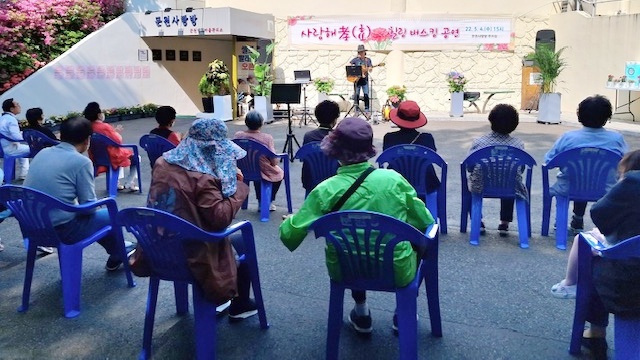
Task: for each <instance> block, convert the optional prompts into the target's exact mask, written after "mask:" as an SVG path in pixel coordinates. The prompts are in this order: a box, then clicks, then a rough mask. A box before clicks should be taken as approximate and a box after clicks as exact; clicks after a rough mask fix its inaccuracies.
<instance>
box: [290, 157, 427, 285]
mask: <svg viewBox="0 0 640 360" xmlns="http://www.w3.org/2000/svg"><path fill="white" fill-rule="evenodd" d="M369 166H371V164H369V163H368V162H362V163H358V164H353V165H346V166H341V167H340V168H338V173H337V175H335V176H333V177H331V178H329V179H327V180H325V181H323V182H322V183H320V184H319V185H318V186H316V188H315V189H313V191H311V193H309V196H308V197H307V199H306V200H305V201H304V203H303V204H302V207H301V208H300V210H299V211H298V212H297V213H295V214H294V215H293V216H291V217H289V218H287V219H286V220H285V221H284V222H283V223H282V224H281V225H280V239H281V240H282V242H283V243H284V245H285V246H286V247H287V248H288V249H289V250H291V251H293V250H295V249H296V248H297V247H298V246H300V244H301V243H302V240H304V238H305V237H306V236H307V230H308V229H309V226H310V225H311V224H312V223H313V222H314V221H316V219H318V218H319V217H321V216H323V215H325V214H327V213H329V212H330V211H331V208H332V207H333V205H334V204H335V203H337V202H338V200H339V199H340V197H341V196H342V194H344V193H345V192H346V191H347V189H348V188H349V187H350V186H351V184H353V183H354V181H355V180H356V179H357V178H358V176H360V174H361V173H362V172H363V171H365V170H366V169H367V168H368V167H369ZM342 210H367V211H375V212H379V213H382V214H386V215H389V216H393V217H394V218H396V219H398V220H401V221H404V222H406V223H408V224H410V225H413V226H414V227H416V228H417V229H418V230H420V231H422V232H424V231H425V230H426V229H427V227H428V226H429V225H431V224H433V223H434V220H433V217H432V216H431V214H430V213H429V210H427V208H426V207H425V205H424V202H422V200H420V199H419V198H418V197H417V194H416V191H415V189H414V188H413V187H412V186H411V184H409V182H408V181H407V180H405V178H404V177H402V176H401V175H400V174H398V173H397V172H395V171H393V170H387V169H377V170H375V171H373V172H372V173H371V174H369V176H367V178H366V179H365V180H364V182H363V183H362V184H361V185H360V186H359V187H358V189H357V190H356V191H355V193H353V195H351V197H349V199H348V200H347V202H346V203H345V204H344V206H342ZM394 252H395V256H394V269H395V281H396V285H397V286H399V287H402V286H405V285H407V284H408V283H409V282H411V280H413V278H414V277H415V273H416V264H417V256H416V254H415V252H414V251H413V249H412V247H411V244H410V243H409V242H401V243H399V244H398V245H397V246H396V248H395V251H394ZM325 253H326V262H327V269H328V270H329V277H331V278H332V279H339V278H340V275H339V268H338V264H337V257H336V254H335V250H334V249H333V248H327V249H325Z"/></svg>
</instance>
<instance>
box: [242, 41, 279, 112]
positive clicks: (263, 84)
mask: <svg viewBox="0 0 640 360" xmlns="http://www.w3.org/2000/svg"><path fill="white" fill-rule="evenodd" d="M274 47H275V43H274V42H273V41H271V42H270V43H269V44H267V46H266V48H265V54H266V56H265V59H269V58H270V57H271V56H270V55H271V54H272V53H273V49H274ZM247 50H249V59H250V61H251V64H252V65H253V76H254V78H255V84H250V86H251V88H252V90H253V95H254V97H253V108H254V109H255V110H256V111H257V112H259V113H260V114H261V115H262V117H263V118H264V121H265V122H266V123H267V124H268V123H270V122H272V121H273V106H272V105H271V98H270V95H271V85H273V79H274V77H273V73H272V71H271V63H269V62H267V61H266V60H265V61H264V62H260V61H259V58H260V52H259V51H258V50H256V49H254V48H253V47H251V46H247Z"/></svg>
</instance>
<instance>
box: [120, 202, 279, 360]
mask: <svg viewBox="0 0 640 360" xmlns="http://www.w3.org/2000/svg"><path fill="white" fill-rule="evenodd" d="M117 222H118V224H120V225H121V226H124V227H125V228H126V229H127V230H128V231H129V232H131V233H132V234H133V235H134V236H135V237H136V239H137V240H138V245H139V246H141V247H142V250H143V251H144V257H145V260H146V262H147V263H148V265H149V267H150V268H151V277H150V279H149V293H148V296H147V310H146V314H145V320H144V335H143V341H142V352H141V353H140V356H139V358H140V359H150V358H152V355H151V340H152V338H153V323H154V318H155V312H156V303H157V300H158V287H159V284H160V280H165V281H173V282H174V290H175V298H176V311H177V313H178V314H179V315H183V314H186V313H188V312H189V302H188V292H187V290H188V289H187V286H188V284H191V285H192V290H193V309H194V322H195V337H196V358H197V359H215V358H216V304H214V303H211V302H209V301H207V300H206V299H205V298H204V294H203V291H202V289H201V288H200V286H199V285H198V284H197V283H196V281H195V279H194V278H193V275H192V274H191V271H190V270H189V267H188V266H187V258H186V254H185V249H184V244H185V243H186V242H189V241H206V242H219V241H223V240H224V238H226V237H227V236H229V235H230V234H232V233H235V232H237V231H240V232H241V233H242V237H243V241H244V245H245V250H246V252H245V258H244V261H247V262H248V265H249V271H250V273H251V287H252V290H253V294H254V296H255V300H256V305H257V307H258V317H259V319H260V327H261V328H263V329H266V328H268V327H269V324H268V323H267V316H266V314H265V310H264V302H263V300H262V290H261V288H260V276H259V274H258V261H257V258H256V247H255V242H254V238H253V228H252V226H251V223H249V222H248V221H242V222H239V223H237V224H234V225H232V226H230V227H228V228H227V229H226V230H225V231H222V232H215V233H214V232H206V231H204V230H202V229H200V228H198V227H197V226H195V225H193V224H191V223H189V222H188V221H186V220H183V219H182V218H179V217H177V216H175V215H173V214H170V213H167V212H164V211H161V210H157V209H149V208H130V209H124V210H122V211H120V212H119V213H118V217H117Z"/></svg>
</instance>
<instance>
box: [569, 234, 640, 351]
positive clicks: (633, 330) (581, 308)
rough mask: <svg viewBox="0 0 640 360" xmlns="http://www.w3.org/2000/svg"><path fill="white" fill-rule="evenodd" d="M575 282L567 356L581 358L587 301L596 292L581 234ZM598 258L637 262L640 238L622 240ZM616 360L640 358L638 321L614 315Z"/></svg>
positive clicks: (587, 248) (588, 250) (588, 248)
mask: <svg viewBox="0 0 640 360" xmlns="http://www.w3.org/2000/svg"><path fill="white" fill-rule="evenodd" d="M578 241H579V242H578V282H577V290H576V307H575V312H574V315H573V327H572V331H571V343H570V345H569V353H570V354H572V355H580V347H581V339H582V332H583V330H584V323H585V321H586V318H587V309H588V308H589V298H590V297H591V296H592V292H594V291H595V287H594V286H593V278H592V273H591V261H592V258H593V253H592V248H591V246H590V245H589V243H588V242H587V240H585V238H584V237H583V235H582V234H580V236H578ZM597 250H598V251H599V255H600V256H602V257H605V258H610V259H617V260H623V259H631V258H640V236H635V237H632V238H630V239H627V240H624V241H622V242H620V243H618V244H616V245H614V246H612V247H609V248H606V249H604V250H602V249H597ZM614 327H615V330H614V332H615V333H614V335H615V348H616V359H621V360H622V359H624V360H627V359H638V358H640V320H638V319H635V320H631V319H625V318H621V317H619V316H617V315H614Z"/></svg>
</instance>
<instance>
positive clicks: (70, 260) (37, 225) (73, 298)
mask: <svg viewBox="0 0 640 360" xmlns="http://www.w3.org/2000/svg"><path fill="white" fill-rule="evenodd" d="M0 201H1V202H2V203H4V204H5V205H6V206H7V208H9V209H10V210H11V211H12V212H13V215H14V216H15V217H16V219H17V220H18V222H19V223H20V228H21V229H22V235H23V236H24V243H25V247H26V248H27V267H26V270H25V276H24V288H23V292H22V304H21V305H20V307H19V308H18V311H20V312H24V311H27V310H28V309H29V295H30V293H31V281H32V279H33V268H34V265H35V261H36V248H37V247H39V246H51V247H55V248H57V249H58V257H59V261H60V277H61V278H62V298H63V302H64V316H65V317H68V318H73V317H76V316H78V315H79V314H80V287H81V280H82V251H83V249H84V248H86V247H87V246H89V245H91V244H93V243H95V242H96V241H98V240H100V239H101V238H103V237H104V236H105V235H107V233H108V232H110V231H111V230H113V229H115V230H116V232H119V231H120V228H119V227H118V226H116V225H115V219H116V218H115V217H116V214H117V212H118V208H117V205H116V202H115V200H114V199H113V198H105V199H102V200H99V201H96V202H93V203H88V204H83V205H77V206H71V205H68V204H66V203H63V202H61V201H60V200H58V199H55V198H53V197H51V196H49V195H47V194H44V193H42V192H40V191H37V190H33V189H30V188H27V187H22V186H17V185H3V186H0ZM101 206H106V208H107V209H108V211H109V216H110V218H111V219H112V220H113V222H112V223H111V224H110V225H109V226H106V227H104V228H102V229H100V230H99V231H97V232H96V233H95V234H93V235H92V236H90V237H88V238H86V239H84V240H82V241H79V242H77V243H75V244H72V245H68V244H65V243H64V242H63V241H62V239H60V238H59V236H58V235H57V233H56V231H55V229H54V228H53V225H52V224H51V220H50V217H49V216H50V212H51V211H52V210H62V211H67V212H72V213H77V214H83V213H85V214H86V213H91V212H93V211H95V210H96V209H97V208H99V207H101ZM118 238H119V245H120V249H119V250H120V256H121V257H122V258H126V257H127V255H126V251H125V244H124V239H123V238H122V234H121V233H120V236H118ZM124 267H125V275H126V277H127V282H128V284H129V286H130V287H133V286H135V282H134V281H133V278H132V277H131V272H130V271H129V264H128V262H126V261H125V263H124Z"/></svg>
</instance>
